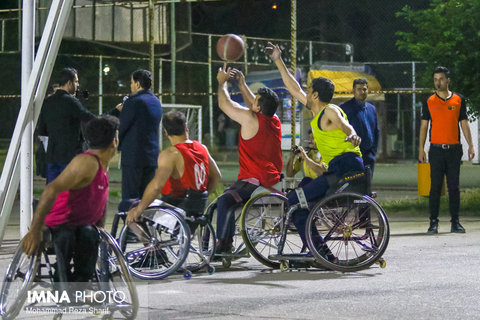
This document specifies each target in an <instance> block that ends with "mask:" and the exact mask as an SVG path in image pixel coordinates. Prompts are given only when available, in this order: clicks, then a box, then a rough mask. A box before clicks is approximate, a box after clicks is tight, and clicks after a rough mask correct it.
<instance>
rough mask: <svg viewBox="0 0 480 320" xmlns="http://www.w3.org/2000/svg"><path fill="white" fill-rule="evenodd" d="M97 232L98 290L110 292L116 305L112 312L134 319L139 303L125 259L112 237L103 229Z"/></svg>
mask: <svg viewBox="0 0 480 320" xmlns="http://www.w3.org/2000/svg"><path fill="white" fill-rule="evenodd" d="M99 232H100V245H99V246H98V259H97V268H96V272H97V278H98V281H99V283H100V288H101V289H102V290H104V291H106V292H110V296H111V297H112V299H111V301H113V302H114V303H115V304H116V305H115V306H112V308H111V309H112V310H113V311H116V310H118V311H119V312H120V313H121V314H122V315H123V316H124V317H125V318H126V319H135V317H136V316H137V311H138V304H139V302H138V296H137V290H136V288H135V285H134V283H133V280H132V276H131V275H130V271H129V269H128V266H127V263H126V262H125V258H124V257H123V255H122V253H121V251H120V248H118V245H117V242H116V241H115V240H114V239H113V237H112V236H111V235H109V234H108V233H107V232H106V231H105V230H104V229H101V228H99ZM112 314H113V312H112Z"/></svg>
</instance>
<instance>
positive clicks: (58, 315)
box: [53, 313, 62, 320]
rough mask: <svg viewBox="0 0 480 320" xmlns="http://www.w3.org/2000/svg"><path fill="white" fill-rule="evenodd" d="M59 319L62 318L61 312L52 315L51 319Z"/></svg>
mask: <svg viewBox="0 0 480 320" xmlns="http://www.w3.org/2000/svg"><path fill="white" fill-rule="evenodd" d="M60 319H62V314H61V313H57V314H56V315H54V316H53V320H60Z"/></svg>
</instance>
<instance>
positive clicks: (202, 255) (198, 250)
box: [185, 221, 216, 272]
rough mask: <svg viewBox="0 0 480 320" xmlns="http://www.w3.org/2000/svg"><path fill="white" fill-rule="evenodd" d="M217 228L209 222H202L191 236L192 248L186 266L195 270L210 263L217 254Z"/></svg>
mask: <svg viewBox="0 0 480 320" xmlns="http://www.w3.org/2000/svg"><path fill="white" fill-rule="evenodd" d="M215 241H216V238H215V230H214V229H213V227H212V225H211V224H210V223H209V222H206V221H205V222H204V223H201V224H199V225H198V226H197V228H196V230H195V232H194V233H193V234H192V235H191V237H190V249H189V253H188V256H187V259H186V260H185V268H186V269H188V270H190V271H192V272H195V271H199V270H201V269H203V268H205V267H206V266H208V265H209V264H210V261H212V258H213V255H214V254H215Z"/></svg>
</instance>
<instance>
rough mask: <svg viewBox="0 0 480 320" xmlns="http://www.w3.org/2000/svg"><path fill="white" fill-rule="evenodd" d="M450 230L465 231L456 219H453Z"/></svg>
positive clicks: (455, 231)
mask: <svg viewBox="0 0 480 320" xmlns="http://www.w3.org/2000/svg"><path fill="white" fill-rule="evenodd" d="M450 232H454V233H465V228H464V227H463V226H462V225H461V224H460V222H459V221H458V220H454V221H452V227H451V228H450Z"/></svg>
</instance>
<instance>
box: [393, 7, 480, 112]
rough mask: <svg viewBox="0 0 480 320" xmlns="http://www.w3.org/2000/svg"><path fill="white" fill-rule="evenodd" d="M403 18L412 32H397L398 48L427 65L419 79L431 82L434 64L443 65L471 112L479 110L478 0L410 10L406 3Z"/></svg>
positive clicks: (402, 13) (479, 35) (430, 84)
mask: <svg viewBox="0 0 480 320" xmlns="http://www.w3.org/2000/svg"><path fill="white" fill-rule="evenodd" d="M397 16H399V17H403V18H404V19H405V20H406V21H407V22H408V23H410V24H411V25H412V27H413V29H414V30H415V31H413V32H397V35H398V36H399V37H400V40H399V41H397V46H398V47H399V49H403V50H406V51H408V52H409V53H410V54H412V56H413V57H414V59H419V60H423V61H426V62H427V63H428V65H429V68H428V70H430V71H429V72H427V73H426V74H425V75H423V76H422V80H423V81H424V82H425V85H426V86H429V87H431V86H432V84H433V80H432V74H431V71H433V69H434V67H435V66H437V65H443V66H445V67H447V68H448V69H449V70H450V72H451V78H452V90H456V88H458V91H459V92H461V93H463V94H464V95H465V97H466V98H467V105H468V106H469V108H470V114H471V115H474V116H478V114H479V112H480V50H479V48H480V47H479V43H480V1H479V0H461V1H460V0H433V1H432V3H431V5H430V7H429V8H427V9H423V10H412V9H411V8H410V7H409V6H405V7H404V8H403V9H402V11H400V12H398V13H397Z"/></svg>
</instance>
